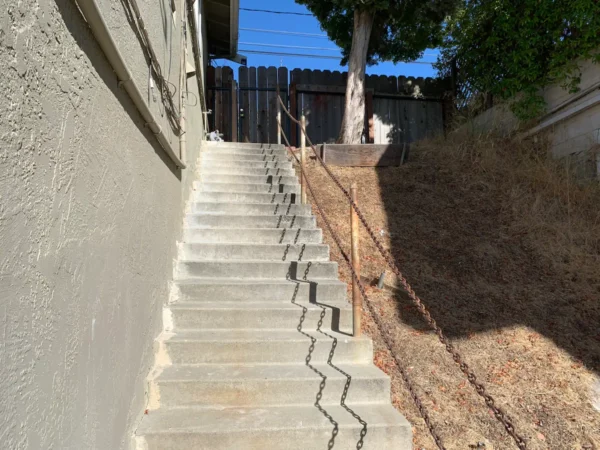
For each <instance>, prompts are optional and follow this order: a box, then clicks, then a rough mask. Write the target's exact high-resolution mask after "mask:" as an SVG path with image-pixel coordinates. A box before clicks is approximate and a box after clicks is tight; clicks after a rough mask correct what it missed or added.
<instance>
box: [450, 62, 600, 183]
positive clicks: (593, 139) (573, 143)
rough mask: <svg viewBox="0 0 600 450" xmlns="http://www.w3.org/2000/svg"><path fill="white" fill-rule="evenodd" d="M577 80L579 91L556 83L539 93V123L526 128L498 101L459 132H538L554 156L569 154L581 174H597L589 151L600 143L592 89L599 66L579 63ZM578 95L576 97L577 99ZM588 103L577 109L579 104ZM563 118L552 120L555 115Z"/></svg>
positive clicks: (598, 106) (597, 93)
mask: <svg viewBox="0 0 600 450" xmlns="http://www.w3.org/2000/svg"><path fill="white" fill-rule="evenodd" d="M580 67H581V83H580V86H579V87H580V91H579V93H570V92H568V91H567V90H565V89H563V88H562V87H560V86H550V87H548V88H546V89H544V91H543V92H542V94H543V96H544V99H545V100H546V110H547V111H548V112H549V113H548V114H547V115H546V116H544V117H542V118H541V120H540V123H539V125H537V126H536V127H535V128H532V129H528V128H527V127H525V125H524V124H521V123H519V120H518V119H517V118H516V117H515V115H514V114H513V113H512V112H511V111H510V109H509V108H508V107H507V105H506V104H498V105H495V106H494V107H493V108H490V109H488V110H487V111H484V112H483V113H482V114H480V115H478V116H477V117H475V118H473V119H472V120H471V121H469V122H468V123H467V124H465V125H464V126H463V127H462V128H461V131H468V132H474V133H497V134H500V135H503V136H507V135H510V134H513V133H514V132H516V131H518V130H520V131H521V132H523V133H524V134H523V135H524V136H531V135H533V134H538V133H542V134H544V135H545V136H546V137H547V138H548V139H549V142H550V147H551V152H552V154H553V155H554V156H555V157H557V158H564V157H573V158H574V159H573V160H574V161H575V162H576V163H577V164H578V165H580V166H581V167H580V172H581V174H582V175H583V176H586V177H587V176H592V175H593V173H594V172H597V173H598V174H600V162H597V161H600V160H597V155H595V154H590V150H594V151H596V150H597V149H598V147H599V145H600V87H598V88H596V89H593V90H591V91H590V92H588V93H586V94H585V95H583V96H582V95H581V93H585V91H586V90H587V89H589V88H593V87H594V85H595V84H597V83H598V82H599V81H600V65H599V64H594V63H592V62H590V61H584V62H582V63H581V66H580ZM578 97H580V98H578ZM588 104H589V105H591V106H590V107H588V108H586V109H582V110H581V111H579V110H578V108H579V107H580V106H581V105H588ZM563 117H564V120H560V121H556V119H557V118H561V119H562V118H563Z"/></svg>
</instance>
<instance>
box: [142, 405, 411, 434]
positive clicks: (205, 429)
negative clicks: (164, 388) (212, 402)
mask: <svg viewBox="0 0 600 450" xmlns="http://www.w3.org/2000/svg"><path fill="white" fill-rule="evenodd" d="M349 407H350V408H351V409H352V411H354V413H355V414H357V415H358V416H359V417H360V418H361V419H362V420H363V421H365V422H366V423H367V427H368V428H373V427H378V426H390V425H392V426H403V427H410V424H409V423H408V422H407V421H406V419H404V417H402V416H401V415H400V414H399V413H398V411H396V409H395V408H394V407H393V406H392V405H391V404H361V405H350V406H349ZM326 410H327V412H328V413H329V414H330V415H331V416H332V417H333V418H334V419H335V421H336V422H337V423H338V426H339V427H341V428H347V427H352V428H354V427H357V428H362V426H363V425H362V424H360V423H359V422H358V421H357V419H356V418H354V417H353V416H352V415H351V414H350V413H349V411H348V410H346V409H345V408H344V407H343V406H340V405H331V406H329V405H328V406H327V408H326ZM297 428H304V429H313V428H318V429H321V428H322V429H326V430H328V431H330V430H331V422H330V421H329V420H328V419H327V418H326V417H325V416H324V415H323V413H322V412H320V411H319V410H318V409H317V408H315V407H314V406H312V405H310V406H304V405H299V406H271V407H256V408H247V407H226V408H218V407H215V408H209V407H187V408H172V409H167V408H164V409H159V410H156V411H150V412H149V414H148V415H147V416H145V417H144V420H143V421H142V423H141V426H140V428H139V429H138V431H137V434H138V435H143V434H154V433H176V432H184V433H189V432H193V433H219V432H221V433H236V432H242V431H247V430H265V429H269V430H278V429H297ZM366 439H368V432H367V437H366Z"/></svg>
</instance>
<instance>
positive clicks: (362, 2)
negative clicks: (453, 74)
mask: <svg viewBox="0 0 600 450" xmlns="http://www.w3.org/2000/svg"><path fill="white" fill-rule="evenodd" d="M296 2H297V3H300V4H302V5H305V6H306V7H307V8H308V9H309V10H310V11H311V12H312V13H313V14H314V15H315V16H316V17H317V19H318V20H319V22H320V24H321V28H322V29H323V30H324V31H325V32H326V33H327V35H328V36H329V38H330V39H331V40H333V41H334V42H335V43H336V44H337V45H338V46H339V47H340V48H341V49H342V52H343V56H344V59H343V61H342V65H345V64H346V63H347V62H348V59H349V56H350V50H351V47H352V30H353V21H354V10H355V9H359V10H367V11H369V12H370V13H371V14H372V15H373V17H374V22H373V31H372V33H371V36H370V41H369V53H368V55H367V63H368V64H375V63H377V62H379V61H393V62H399V61H414V60H416V59H418V58H420V57H421V56H422V54H423V51H424V50H425V49H426V48H432V47H436V46H437V45H439V44H440V43H441V42H442V31H443V30H442V24H443V21H444V19H445V18H446V15H447V14H448V12H449V11H450V10H451V9H452V7H453V6H454V5H455V4H456V0H430V1H423V0H403V1H399V0H296Z"/></svg>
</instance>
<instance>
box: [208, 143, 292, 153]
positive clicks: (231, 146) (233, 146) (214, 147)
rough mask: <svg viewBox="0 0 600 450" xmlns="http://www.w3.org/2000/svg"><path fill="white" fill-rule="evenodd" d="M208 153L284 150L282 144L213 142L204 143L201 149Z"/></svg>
mask: <svg viewBox="0 0 600 450" xmlns="http://www.w3.org/2000/svg"><path fill="white" fill-rule="evenodd" d="M202 150H203V151H204V150H208V151H218V150H258V151H263V150H285V145H283V144H254V143H250V142H215V141H206V142H204V147H203V149H202Z"/></svg>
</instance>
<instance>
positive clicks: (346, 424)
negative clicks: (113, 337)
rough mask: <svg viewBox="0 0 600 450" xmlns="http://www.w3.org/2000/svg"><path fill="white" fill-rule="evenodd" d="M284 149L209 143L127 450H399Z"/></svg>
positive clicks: (384, 400)
mask: <svg viewBox="0 0 600 450" xmlns="http://www.w3.org/2000/svg"><path fill="white" fill-rule="evenodd" d="M299 194H300V187H299V184H298V180H297V178H296V175H295V173H294V170H293V168H292V165H291V163H290V162H289V161H288V158H287V156H286V151H285V149H284V147H283V146H275V145H259V144H226V143H220V144H212V143H209V144H208V145H207V146H206V147H205V150H204V151H203V152H202V156H201V173H200V181H199V182H197V183H196V184H195V191H194V193H193V196H194V198H193V203H192V207H191V211H190V213H189V214H188V216H187V218H186V228H185V233H184V242H182V243H180V244H179V260H178V262H177V266H176V270H175V283H174V285H175V291H176V294H175V295H174V296H173V297H174V301H172V302H171V303H170V304H169V306H168V307H167V308H166V309H165V320H164V322H165V330H164V332H163V333H162V334H161V336H160V337H159V338H158V339H157V343H156V348H157V355H156V361H157V362H156V370H155V371H154V372H153V374H152V375H151V379H150V386H151V388H150V390H151V392H150V406H149V408H150V410H149V412H148V414H147V415H145V416H144V418H143V420H142V423H141V425H140V427H139V428H138V430H137V432H136V442H137V445H138V448H139V449H144V450H158V449H170V450H171V449H173V450H174V449H186V450H191V449H211V450H217V449H260V450H267V449H286V450H296V449H298V450H300V449H303V450H308V449H328V448H329V449H331V448H334V449H358V448H363V449H373V450H377V449H410V448H412V438H411V427H410V424H409V423H408V422H407V421H406V420H405V419H404V418H403V417H402V416H401V415H400V414H399V413H398V412H397V411H396V410H395V409H394V408H393V407H392V405H391V403H390V381H389V378H388V377H387V376H386V375H385V374H384V373H383V372H381V371H380V370H379V369H377V368H376V367H375V366H374V365H373V364H372V359H373V348H372V343H371V340H370V339H368V338H366V337H361V338H353V337H352V336H351V332H350V330H351V329H352V311H351V307H350V305H349V303H348V301H347V299H346V285H345V284H343V283H341V282H340V281H339V280H338V268H337V264H336V263H333V262H330V261H329V248H328V247H327V246H326V245H323V244H322V232H321V230H320V229H318V228H317V227H316V221H315V218H314V216H312V215H311V209H310V206H309V205H301V204H299V201H300V195H299Z"/></svg>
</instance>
